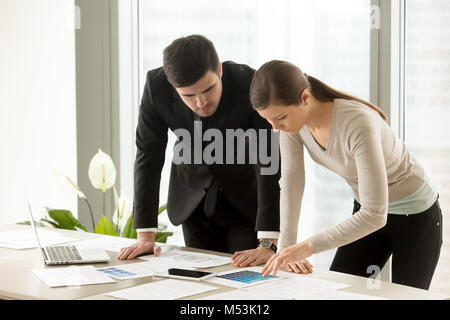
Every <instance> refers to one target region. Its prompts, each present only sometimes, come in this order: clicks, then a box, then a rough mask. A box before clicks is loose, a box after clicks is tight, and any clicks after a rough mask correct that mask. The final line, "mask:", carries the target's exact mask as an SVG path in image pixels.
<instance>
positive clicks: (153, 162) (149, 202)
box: [133, 71, 168, 228]
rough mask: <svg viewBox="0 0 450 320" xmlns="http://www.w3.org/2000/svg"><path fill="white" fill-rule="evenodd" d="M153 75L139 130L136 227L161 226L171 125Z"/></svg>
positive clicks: (144, 101) (140, 118)
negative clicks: (162, 112) (161, 106)
mask: <svg viewBox="0 0 450 320" xmlns="http://www.w3.org/2000/svg"><path fill="white" fill-rule="evenodd" d="M151 78H152V72H151V71H149V72H148V73H147V82H146V84H145V88H144V93H143V96H142V101H141V106H140V109H139V119H138V126H137V130H136V147H137V151H136V160H135V165H134V203H133V207H134V209H133V215H134V228H155V227H157V226H158V206H159V188H160V181H161V171H162V168H163V165H164V159H165V151H166V146H167V130H168V126H167V124H166V123H165V122H164V121H163V119H162V118H161V116H160V114H159V112H158V110H157V109H156V107H155V103H156V101H155V97H154V95H153V92H152V87H151V83H150V80H151ZM153 89H154V88H153Z"/></svg>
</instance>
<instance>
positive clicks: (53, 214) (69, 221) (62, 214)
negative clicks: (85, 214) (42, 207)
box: [47, 209, 87, 231]
mask: <svg viewBox="0 0 450 320" xmlns="http://www.w3.org/2000/svg"><path fill="white" fill-rule="evenodd" d="M47 212H48V215H49V216H50V218H52V219H53V220H55V221H56V222H57V223H58V228H61V229H67V230H76V228H75V227H78V228H80V229H82V230H84V231H87V230H86V227H85V226H83V225H82V224H81V223H80V221H78V219H76V218H75V217H74V216H73V215H72V213H71V212H70V211H69V210H55V209H47Z"/></svg>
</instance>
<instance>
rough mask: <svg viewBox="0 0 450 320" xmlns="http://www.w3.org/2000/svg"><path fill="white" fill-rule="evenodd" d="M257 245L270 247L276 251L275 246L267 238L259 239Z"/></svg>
mask: <svg viewBox="0 0 450 320" xmlns="http://www.w3.org/2000/svg"><path fill="white" fill-rule="evenodd" d="M259 247H262V248H265V249H270V250H272V251H273V252H275V253H277V246H276V245H275V243H273V242H272V241H270V240H267V239H264V240H261V242H260V243H259Z"/></svg>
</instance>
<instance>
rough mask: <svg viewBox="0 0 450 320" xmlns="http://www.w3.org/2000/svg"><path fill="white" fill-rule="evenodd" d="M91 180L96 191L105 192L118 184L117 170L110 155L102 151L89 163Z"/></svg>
mask: <svg viewBox="0 0 450 320" xmlns="http://www.w3.org/2000/svg"><path fill="white" fill-rule="evenodd" d="M88 174H89V179H90V180H91V183H92V185H93V186H94V188H96V189H101V190H102V191H103V192H105V191H106V190H108V189H109V188H111V187H112V186H113V185H114V183H116V168H115V167H114V163H113V161H112V159H111V157H110V156H109V155H107V154H106V153H104V152H103V151H102V150H101V149H98V152H97V153H96V154H95V155H94V157H93V158H92V160H91V162H90V163H89V171H88Z"/></svg>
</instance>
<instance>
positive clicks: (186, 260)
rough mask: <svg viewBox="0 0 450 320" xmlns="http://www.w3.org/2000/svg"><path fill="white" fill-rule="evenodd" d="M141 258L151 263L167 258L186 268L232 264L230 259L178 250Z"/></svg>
mask: <svg viewBox="0 0 450 320" xmlns="http://www.w3.org/2000/svg"><path fill="white" fill-rule="evenodd" d="M140 258H141V259H143V260H149V261H150V260H152V261H156V260H157V259H158V258H167V259H172V260H173V261H174V262H176V263H182V264H184V265H185V266H186V267H190V268H210V267H216V266H221V265H224V264H230V263H231V258H230V257H222V256H216V255H213V254H206V253H197V252H191V251H183V250H179V249H176V248H174V249H168V250H164V249H162V250H161V254H160V256H159V257H155V256H153V255H151V256H143V257H140Z"/></svg>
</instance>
